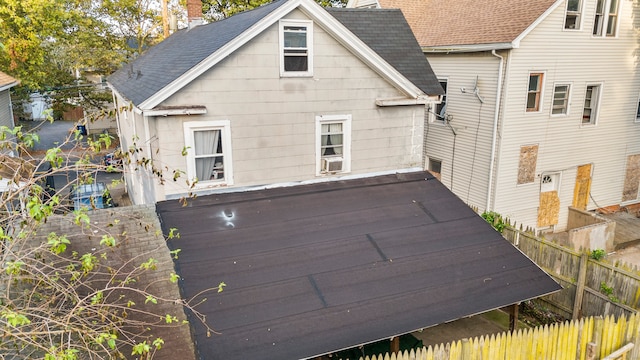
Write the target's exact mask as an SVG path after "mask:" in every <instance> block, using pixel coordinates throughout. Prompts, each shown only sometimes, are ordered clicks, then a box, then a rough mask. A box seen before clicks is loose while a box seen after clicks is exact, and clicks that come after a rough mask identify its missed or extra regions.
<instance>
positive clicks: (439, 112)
mask: <svg viewBox="0 0 640 360" xmlns="http://www.w3.org/2000/svg"><path fill="white" fill-rule="evenodd" d="M447 83H448V80H447V79H441V80H440V86H442V89H443V90H444V95H442V100H441V102H440V104H438V105H436V114H435V115H436V121H439V122H441V123H444V122H445V120H446V115H445V114H446V112H447Z"/></svg>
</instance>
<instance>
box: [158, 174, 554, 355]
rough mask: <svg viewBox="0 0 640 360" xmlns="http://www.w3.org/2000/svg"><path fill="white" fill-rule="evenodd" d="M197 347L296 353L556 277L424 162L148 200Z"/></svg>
mask: <svg viewBox="0 0 640 360" xmlns="http://www.w3.org/2000/svg"><path fill="white" fill-rule="evenodd" d="M157 211H158V213H159V215H160V217H161V220H162V224H163V228H164V230H165V232H166V231H168V229H169V228H177V229H178V231H179V233H180V235H181V236H180V239H176V240H171V241H170V242H169V245H170V247H171V248H180V249H181V252H180V256H179V258H178V259H177V260H176V265H177V267H178V271H179V273H180V275H181V276H182V278H183V280H182V283H181V286H182V289H183V291H184V295H185V296H186V297H188V298H190V297H193V296H196V295H197V294H199V293H200V292H201V291H204V290H206V289H209V288H217V285H218V283H219V282H221V281H223V282H225V283H226V284H227V286H226V288H225V289H224V291H223V292H222V293H216V291H212V292H209V293H206V294H204V295H197V298H199V299H201V298H205V297H206V298H208V300H207V301H205V302H204V303H203V304H202V305H200V306H199V307H198V310H199V311H200V312H202V313H203V314H205V315H206V316H207V320H208V322H209V323H210V325H211V326H212V327H213V328H214V329H215V330H217V331H219V332H220V333H221V334H220V335H212V336H211V337H207V334H206V331H205V329H203V327H202V326H199V325H198V324H197V322H193V325H194V326H195V328H194V334H195V341H196V347H197V349H198V351H199V354H200V356H201V357H202V358H204V359H225V360H234V359H265V360H266V359H278V360H281V359H304V358H311V357H315V356H318V355H322V354H326V353H330V352H334V351H337V350H341V349H345V348H350V347H353V346H357V345H361V344H365V343H370V342H373V341H376V340H381V339H388V338H390V337H392V336H394V335H400V334H404V333H408V332H411V331H414V330H417V329H421V328H426V327H430V326H433V325H437V324H440V323H443V322H447V321H450V320H455V319H458V318H461V317H466V316H470V315H474V314H478V313H482V312H485V311H488V310H491V309H495V308H500V307H503V306H507V305H510V304H514V303H517V302H520V301H523V300H527V299H531V298H535V297H538V296H541V295H545V294H549V293H552V292H555V291H557V290H559V289H560V286H559V285H558V284H557V283H556V282H555V281H553V280H552V279H551V278H550V277H549V276H548V275H547V274H546V273H544V272H543V271H542V270H540V268H538V267H537V266H536V265H535V264H534V263H533V262H531V260H529V259H528V258H527V257H526V256H525V255H523V254H522V253H521V252H520V251H519V250H517V249H516V248H515V247H513V246H512V245H511V244H510V243H508V242H507V241H506V240H504V239H503V238H502V236H501V235H500V234H499V233H497V232H496V231H494V230H493V228H491V227H490V226H489V225H488V224H487V223H486V222H485V221H484V220H483V219H482V218H481V217H479V216H478V215H477V214H476V213H475V212H474V211H473V210H471V209H470V208H469V207H468V206H466V205H465V204H464V203H463V202H462V201H460V200H459V199H458V198H457V197H456V196H455V195H454V194H452V193H451V192H450V191H449V190H447V189H446V188H445V187H444V186H443V185H442V184H441V183H440V182H439V181H438V180H436V179H435V178H434V177H433V176H431V175H430V174H428V173H426V172H416V173H409V174H396V175H386V176H378V177H369V178H361V179H355V180H346V181H332V182H324V183H317V184H312V185H300V186H292V187H284V188H275V189H267V190H259V191H248V192H236V193H224V194H214V195H209V196H204V197H199V198H197V199H194V200H192V201H190V202H189V203H188V206H186V207H183V206H182V205H181V204H180V203H179V202H178V201H167V202H161V203H158V204H157Z"/></svg>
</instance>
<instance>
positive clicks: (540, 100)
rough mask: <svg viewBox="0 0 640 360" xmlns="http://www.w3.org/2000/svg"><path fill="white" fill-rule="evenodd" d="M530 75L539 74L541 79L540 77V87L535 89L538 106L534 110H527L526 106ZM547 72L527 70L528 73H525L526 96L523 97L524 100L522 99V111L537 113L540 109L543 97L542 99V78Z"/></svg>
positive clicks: (543, 78)
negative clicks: (537, 89) (537, 94)
mask: <svg viewBox="0 0 640 360" xmlns="http://www.w3.org/2000/svg"><path fill="white" fill-rule="evenodd" d="M531 75H540V76H541V79H540V89H539V91H537V92H538V93H539V96H538V108H537V109H535V110H529V108H528V107H527V104H528V102H529V93H530V91H529V82H530V81H531ZM546 76H547V74H546V73H545V72H544V71H529V74H528V75H527V85H526V97H525V101H524V111H525V113H528V114H531V113H539V112H541V111H542V103H543V99H544V80H545V78H546Z"/></svg>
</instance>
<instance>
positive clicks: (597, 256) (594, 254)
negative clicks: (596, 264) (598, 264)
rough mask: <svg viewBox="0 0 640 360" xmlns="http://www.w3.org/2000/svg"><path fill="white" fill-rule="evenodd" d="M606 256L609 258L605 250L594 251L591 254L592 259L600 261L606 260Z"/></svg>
mask: <svg viewBox="0 0 640 360" xmlns="http://www.w3.org/2000/svg"><path fill="white" fill-rule="evenodd" d="M605 256H607V252H606V251H604V250H603V249H595V250H592V251H591V253H590V254H589V257H590V258H592V259H593V260H598V261H599V260H602V259H604V257H605Z"/></svg>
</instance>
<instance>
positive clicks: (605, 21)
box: [591, 0, 621, 37]
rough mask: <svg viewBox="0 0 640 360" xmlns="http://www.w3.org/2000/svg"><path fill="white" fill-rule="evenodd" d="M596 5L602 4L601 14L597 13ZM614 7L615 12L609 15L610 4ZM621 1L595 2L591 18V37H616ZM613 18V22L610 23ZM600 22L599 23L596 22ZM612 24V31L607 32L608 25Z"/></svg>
mask: <svg viewBox="0 0 640 360" xmlns="http://www.w3.org/2000/svg"><path fill="white" fill-rule="evenodd" d="M598 3H601V4H602V10H601V11H602V12H598ZM612 3H613V4H615V5H616V11H615V12H613V13H611V12H610V9H611V4H612ZM620 6H621V0H596V8H595V13H594V16H593V29H592V32H591V33H592V35H593V37H616V36H617V35H618V25H619V21H620ZM612 18H613V21H611V20H612ZM598 20H600V21H598ZM610 23H611V24H612V27H613V31H612V32H609V25H610Z"/></svg>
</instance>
